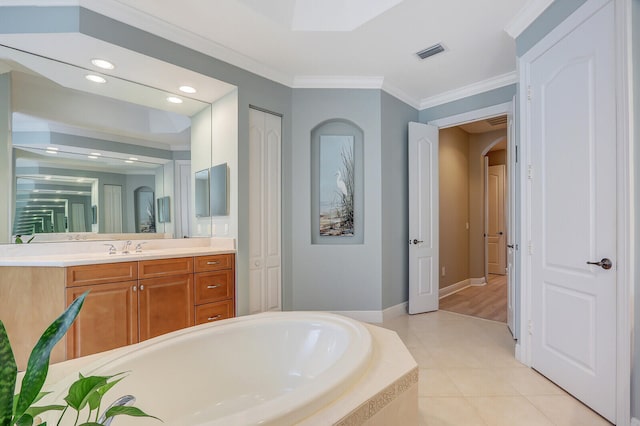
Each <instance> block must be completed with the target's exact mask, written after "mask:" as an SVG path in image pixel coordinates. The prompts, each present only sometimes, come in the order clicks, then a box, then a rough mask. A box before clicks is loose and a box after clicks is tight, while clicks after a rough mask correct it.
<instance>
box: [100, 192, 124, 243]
mask: <svg viewBox="0 0 640 426" xmlns="http://www.w3.org/2000/svg"><path fill="white" fill-rule="evenodd" d="M104 232H105V233H107V234H113V233H120V232H122V187H121V186H120V185H105V186H104Z"/></svg>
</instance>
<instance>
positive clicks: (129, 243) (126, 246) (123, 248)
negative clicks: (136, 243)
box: [122, 240, 131, 254]
mask: <svg viewBox="0 0 640 426" xmlns="http://www.w3.org/2000/svg"><path fill="white" fill-rule="evenodd" d="M129 247H131V240H128V241H127V242H126V243H124V246H123V247H122V254H129Z"/></svg>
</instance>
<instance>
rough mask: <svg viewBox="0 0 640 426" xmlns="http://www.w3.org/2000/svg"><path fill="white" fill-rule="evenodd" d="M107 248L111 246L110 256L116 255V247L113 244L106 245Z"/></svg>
mask: <svg viewBox="0 0 640 426" xmlns="http://www.w3.org/2000/svg"><path fill="white" fill-rule="evenodd" d="M105 246H109V254H116V246H114V245H113V244H105Z"/></svg>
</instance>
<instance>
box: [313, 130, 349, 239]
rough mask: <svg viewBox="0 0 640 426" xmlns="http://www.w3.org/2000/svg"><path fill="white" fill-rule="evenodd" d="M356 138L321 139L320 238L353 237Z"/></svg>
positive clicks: (324, 136) (323, 137)
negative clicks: (354, 146)
mask: <svg viewBox="0 0 640 426" xmlns="http://www.w3.org/2000/svg"><path fill="white" fill-rule="evenodd" d="M353 144H354V143H353V136H327V135H323V136H320V235H321V236H343V237H345V236H346V237H352V236H353V190H354V188H353V187H354V158H353Z"/></svg>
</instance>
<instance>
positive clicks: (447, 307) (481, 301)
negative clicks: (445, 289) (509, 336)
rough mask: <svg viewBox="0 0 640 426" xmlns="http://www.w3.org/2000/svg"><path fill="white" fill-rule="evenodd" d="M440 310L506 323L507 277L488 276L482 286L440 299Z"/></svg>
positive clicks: (468, 288)
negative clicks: (487, 280)
mask: <svg viewBox="0 0 640 426" xmlns="http://www.w3.org/2000/svg"><path fill="white" fill-rule="evenodd" d="M440 309H441V310H443V311H450V312H455V313H458V314H464V315H470V316H473V317H478V318H484V319H488V320H492V321H499V322H505V323H506V322H507V276H506V275H495V274H489V282H488V283H487V284H486V285H483V286H471V287H467V288H465V289H464V290H461V291H459V292H457V293H454V294H451V295H449V296H446V297H444V298H442V299H440Z"/></svg>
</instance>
